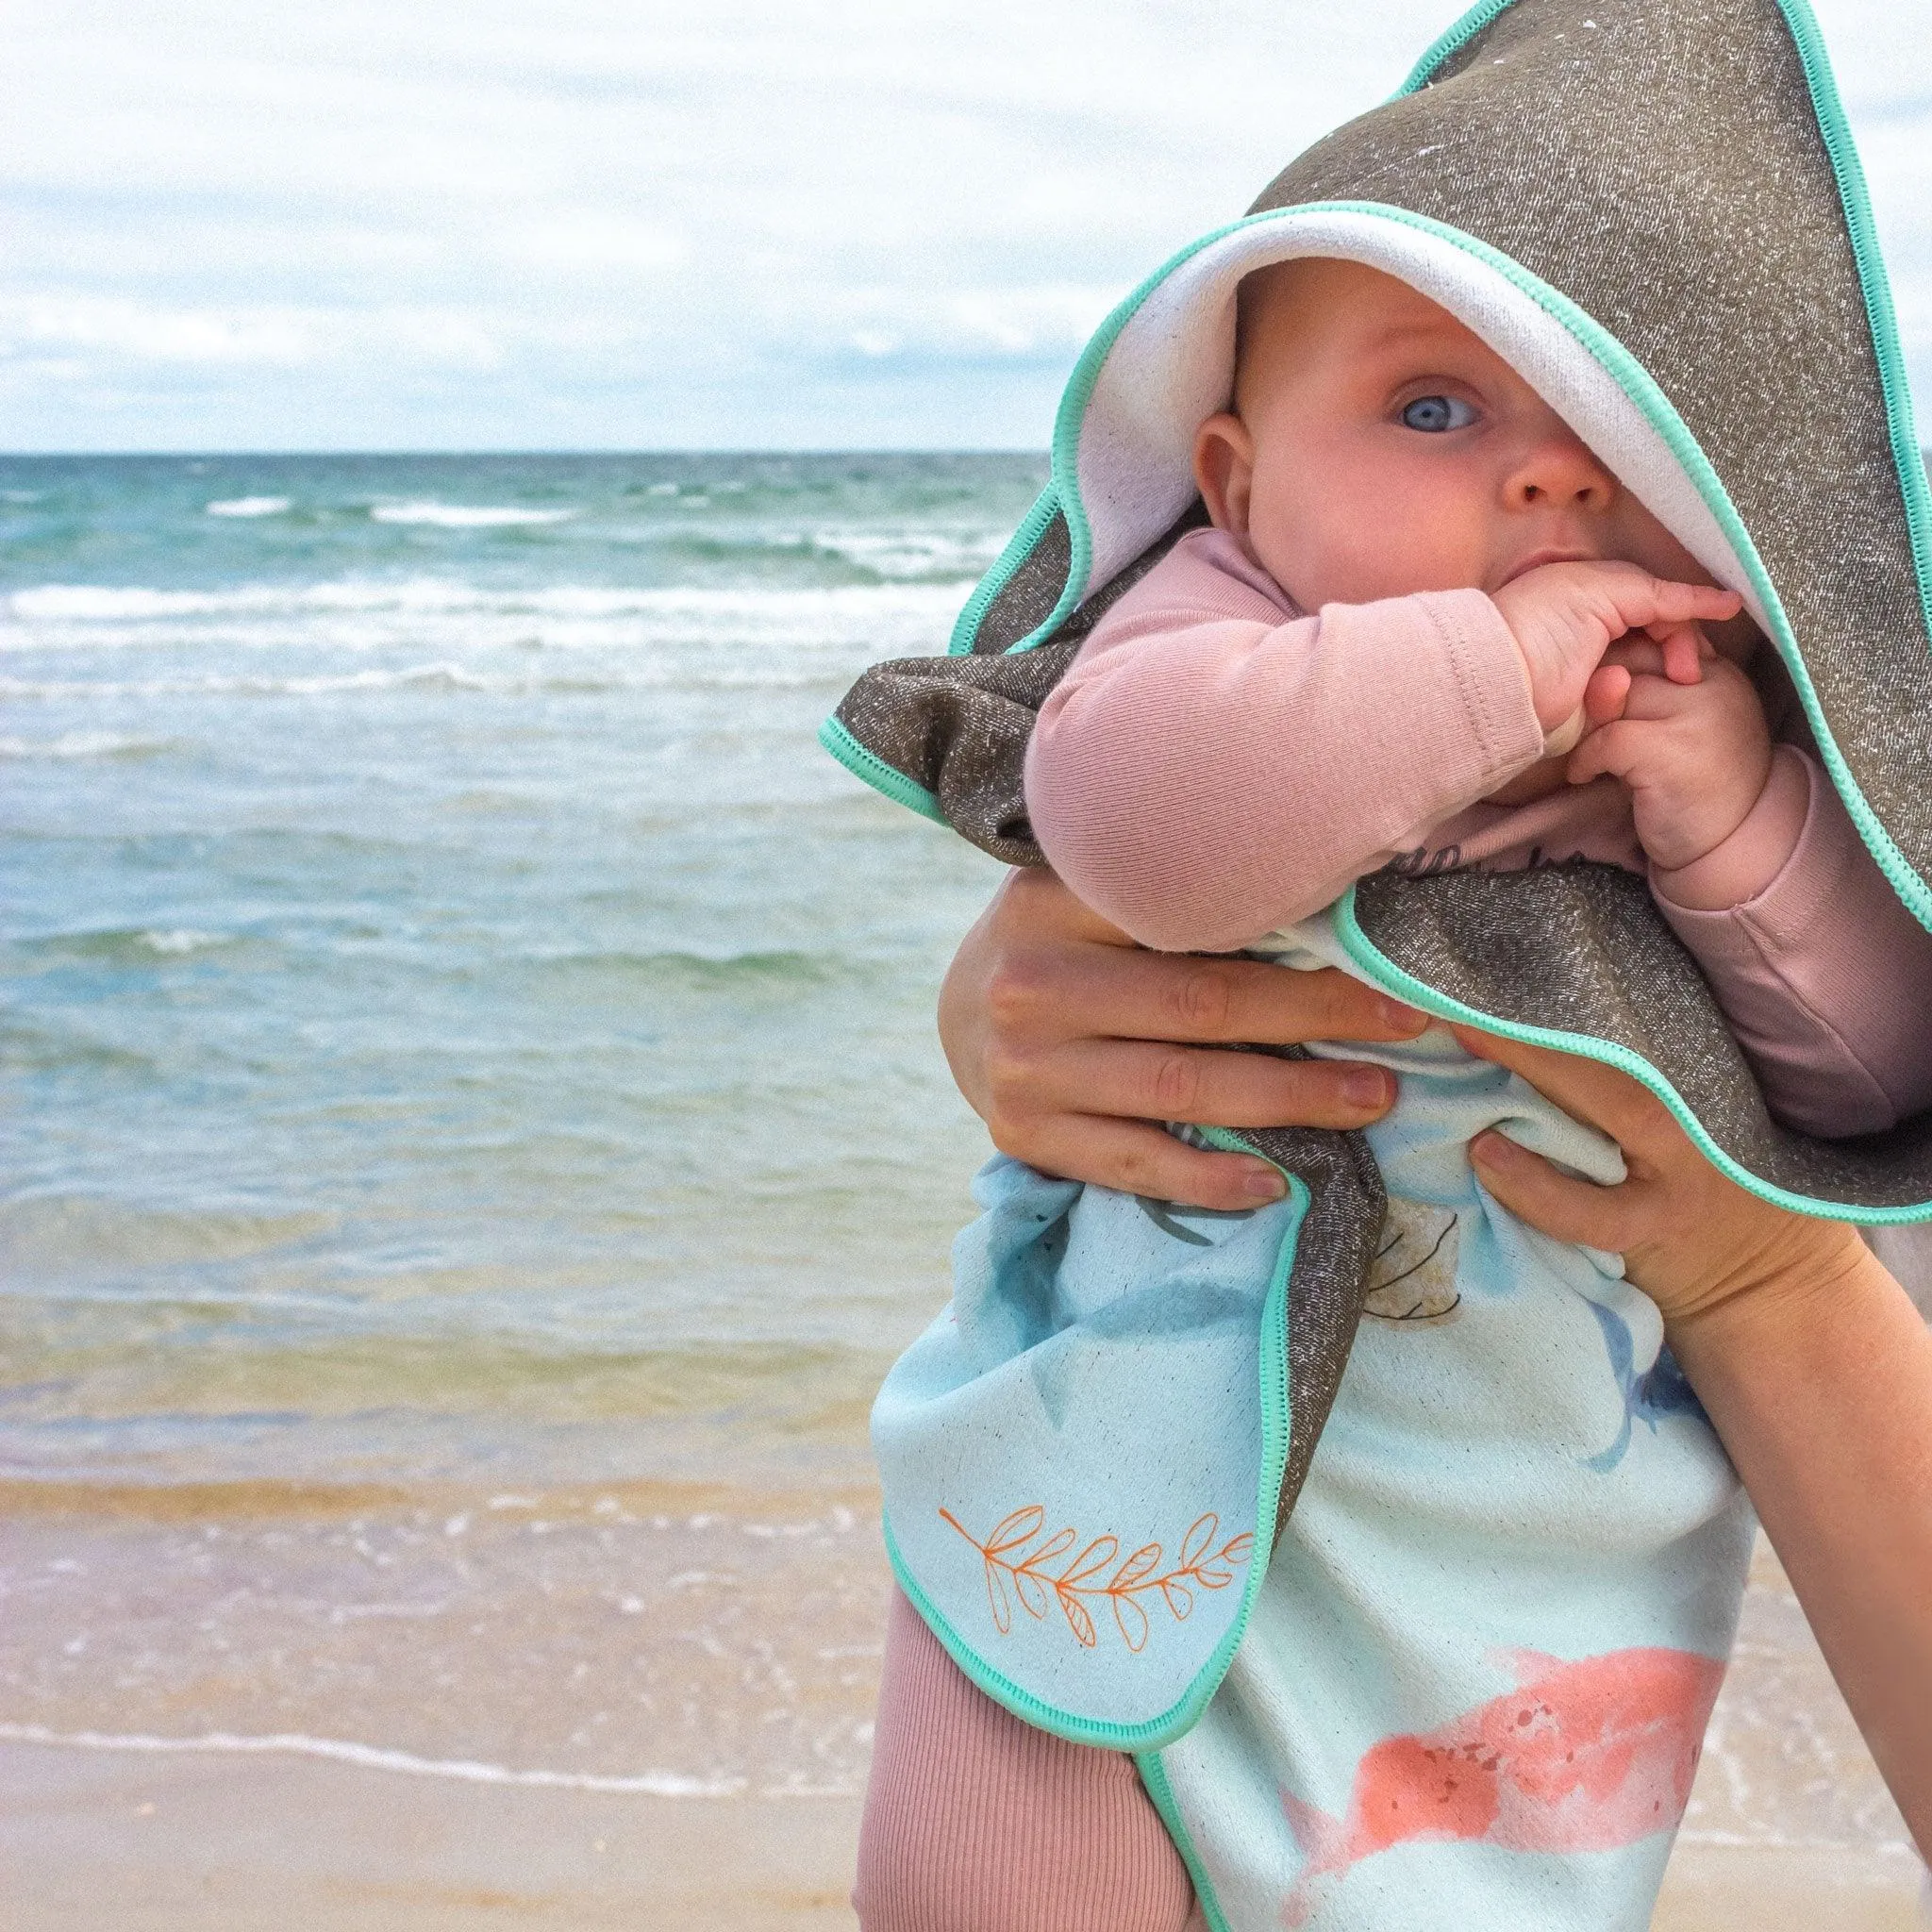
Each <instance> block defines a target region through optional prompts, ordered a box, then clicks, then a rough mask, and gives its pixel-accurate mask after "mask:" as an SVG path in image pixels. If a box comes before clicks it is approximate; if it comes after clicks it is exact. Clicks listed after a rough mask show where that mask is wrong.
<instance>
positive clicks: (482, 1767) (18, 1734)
mask: <svg viewBox="0 0 1932 1932" xmlns="http://www.w3.org/2000/svg"><path fill="white" fill-rule="evenodd" d="M0 1743H6V1744H62V1745H65V1746H67V1748H68V1749H70V1750H80V1751H144V1752H163V1751H167V1752H174V1751H224V1752H240V1753H245V1754H248V1755H250V1756H256V1757H275V1756H283V1757H290V1756H292V1757H329V1758H333V1759H334V1760H335V1761H336V1762H337V1763H338V1764H353V1765H357V1766H358V1767H360V1768H361V1769H362V1770H365V1771H399V1772H404V1773H406V1774H408V1775H410V1776H412V1777H447V1778H455V1779H457V1780H458V1781H459V1782H460V1783H463V1784H472V1785H525V1786H530V1785H537V1786H544V1787H547V1788H549V1789H551V1790H567V1791H615V1792H627V1793H629V1794H631V1795H633V1796H638V1797H649V1798H729V1797H734V1796H736V1795H737V1793H739V1792H740V1791H741V1790H743V1789H744V1786H745V1780H744V1779H743V1778H701V1777H686V1776H685V1775H684V1774H681V1773H679V1772H675V1771H644V1772H639V1773H638V1774H636V1775H635V1776H631V1777H610V1776H605V1775H600V1774H597V1773H595V1772H578V1771H548V1770H543V1769H541V1768H539V1769H532V1770H524V1771H519V1770H515V1769H512V1768H511V1767H510V1766H508V1765H503V1764H487V1763H482V1762H479V1761H477V1760H475V1759H472V1758H464V1757H417V1756H416V1755H415V1754H414V1753H413V1752H410V1751H389V1750H385V1749H383V1748H382V1747H381V1746H380V1745H376V1744H358V1743H357V1742H356V1741H355V1740H352V1739H345V1738H311V1737H308V1736H307V1735H305V1734H304V1733H302V1732H300V1731H280V1732H275V1733H271V1734H269V1735H267V1736H262V1737H249V1736H245V1735H241V1734H238V1733H236V1732H233V1731H206V1732H204V1733H203V1734H202V1735H201V1736H200V1737H198V1738H165V1737H157V1736H153V1735H151V1734H149V1733H147V1732H142V1731H56V1730H51V1729H49V1728H48V1727H47V1726H46V1725H45V1724H0Z"/></svg>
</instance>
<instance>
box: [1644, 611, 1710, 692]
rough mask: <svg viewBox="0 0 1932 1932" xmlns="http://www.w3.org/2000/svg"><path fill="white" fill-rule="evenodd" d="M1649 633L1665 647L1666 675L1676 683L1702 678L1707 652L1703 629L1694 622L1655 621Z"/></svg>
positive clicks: (1694, 682)
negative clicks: (1666, 623) (1659, 623)
mask: <svg viewBox="0 0 1932 1932" xmlns="http://www.w3.org/2000/svg"><path fill="white" fill-rule="evenodd" d="M1650 634H1651V636H1652V637H1654V638H1656V639H1657V642H1658V643H1659V644H1660V645H1661V646H1662V648H1663V663H1664V675H1665V676H1666V677H1668V678H1669V679H1670V681H1671V682H1672V683H1673V684H1698V683H1701V682H1702V681H1703V677H1704V671H1703V666H1702V662H1701V660H1702V659H1703V658H1704V657H1705V656H1706V655H1707V653H1708V651H1709V646H1708V645H1707V644H1706V643H1705V641H1704V633H1703V632H1702V631H1701V630H1699V629H1698V628H1697V626H1696V625H1694V624H1678V625H1651V627H1650Z"/></svg>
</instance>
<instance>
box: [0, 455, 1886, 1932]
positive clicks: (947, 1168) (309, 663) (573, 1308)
mask: <svg viewBox="0 0 1932 1932" xmlns="http://www.w3.org/2000/svg"><path fill="white" fill-rule="evenodd" d="M1043 472H1044V465H1043V459H1042V458H1038V457H1034V456H1008V457H948V456H937V457H836V458H834V457H825V458H780V457H726V456H716V457H675V458H651V457H637V458H617V457H611V458H456V457H452V458H270V457H234V458H227V457H224V458H192V459H191V458H178V459H177V458H8V459H6V460H5V461H4V462H0V486H4V487H0V538H4V540H5V541H4V548H0V555H4V556H5V558H6V562H5V565H4V570H5V575H4V578H0V614H4V625H0V691H4V693H5V695H6V698H7V712H8V718H7V724H6V726H5V736H4V738H0V761H4V762H0V769H4V772H5V774H6V786H5V795H4V802H0V811H4V836H5V838H6V841H7V850H8V868H9V881H10V884H11V886H12V891H10V893H9V895H8V903H7V906H6V909H5V912H4V920H5V925H4V930H0V968H4V986H0V999H4V1008H0V1024H4V1029H5V1031H4V1040H5V1051H6V1055H7V1060H8V1074H9V1087H10V1090H11V1091H12V1092H13V1094H14V1095H15V1104H14V1106H13V1107H12V1108H10V1109H9V1111H8V1114H7V1115H6V1117H5V1118H4V1119H0V1146H4V1151H5V1157H6V1174H7V1181H6V1189H7V1191H6V1197H5V1200H4V1203H0V1264H4V1265H0V1359H4V1361H5V1364H6V1386H5V1388H4V1391H0V1591H4V1598H0V1779H4V1790H5V1792H6V1799H5V1803H4V1805H0V1835H4V1838H5V1846H6V1849H5V1854H4V1871H5V1896H6V1900H7V1904H6V1907H5V1910H4V1913H0V1922H4V1923H5V1924H7V1925H8V1928H9V1932H41V1928H53V1927H57V1926H58V1927H70V1926H74V1925H80V1924H115V1925H117V1926H128V1927H144V1926H156V1927H161V1926H177V1925H178V1926H208V1927H211V1928H217V1932H225V1928H228V1927H242V1926H256V1925H264V1926H265V1925H270V1924H301V1925H304V1926H330V1927H333V1926H341V1927H361V1926H369V1927H376V1926H382V1927H400V1928H404V1932H414V1928H416V1927H423V1928H431V1927H434V1928H457V1927H467V1926H469V1925H471V1924H476V1925H482V1924H531V1925H544V1924H558V1925H572V1926H599V1925H603V1924H611V1925H617V1924H624V1925H625V1926H641V1927H655V1926H658V1925H660V1924H661V1925H664V1926H671V1925H673V1924H675V1925H677V1926H679V1927H680V1928H681V1927H683V1926H685V1925H688V1924H692V1923H703V1924H711V1925H717V1926H720V1927H724V1928H731V1932H737V1928H744V1932H751V1928H764V1927H767V1926H771V1927H779V1926H784V1927H798V1928H807V1927H818V1926H821V1925H823V1926H828V1927H829V1926H834V1925H839V1926H849V1925H850V1924H852V1920H851V1915H850V1913H849V1910H848V1908H847V1907H845V1905H844V1903H843V1901H844V1896H845V1891H846V1889H847V1887H848V1886H849V1883H850V1874H851V1861H852V1853H853V1843H854V1837H855V1833H856V1830H857V1820H858V1806H859V1802H860V1798H861V1795H862V1791H863V1786H864V1778H865V1774H866V1765H867V1757H868V1749H869V1741H870V1717H871V1706H872V1699H873V1693H874V1686H875V1682H876V1675H877V1669H878V1644H879V1632H880V1629H881V1625H882V1621H883V1607H884V1603H885V1600H886V1591H887V1588H888V1584H887V1573H886V1566H885V1561H884V1556H883V1549H882V1544H881V1540H880V1535H879V1529H878V1499H877V1491H876V1488H875V1485H874V1478H873V1475H872V1473H871V1469H870V1464H869V1460H868V1457H867V1452H866V1444H865V1416H866V1411H867V1407H868V1406H869V1403H870V1400H871V1396H872V1393H873V1391H874V1389H875V1387H876V1385H877V1382H878V1379H879V1377H880V1375H881V1374H883V1372H884V1369H885V1367H886V1365H887V1364H888V1363H889V1362H890V1361H891V1359H892V1357H893V1356H894V1355H895V1354H896V1353H897V1351H898V1350H899V1349H900V1348H901V1347H903V1345H904V1344H905V1342H906V1341H908V1340H909V1339H910V1338H911V1337H912V1336H913V1335H914V1334H916V1333H917V1332H918V1331H919V1329H920V1328H921V1327H922V1326H923V1325H924V1324H925V1322H927V1321H928V1320H929V1319H930V1318H931V1316H932V1315H933V1313H934V1312H935V1311H936V1310H937V1309H938V1308H939V1307H941V1304H942V1303H943V1301H944V1298H945V1294H946V1255H947V1250H948V1247H949V1244H950V1241H951V1239H952V1236H953V1234H954V1232H955V1231H956V1229H957V1227H958V1224H960V1222H961V1221H962V1220H963V1219H964V1218H965V1216H966V1215H967V1214H968V1213H969V1212H970V1211H971V1210H970V1203H969V1201H968V1198H967V1194H966V1182H967V1179H968V1177H969V1176H970V1174H971V1173H972V1171H973V1169H974V1167H975V1166H976V1165H977V1164H978V1162H979V1161H980V1160H981V1159H982V1158H984V1155H985V1152H986V1143H985V1141H984V1137H983V1134H982V1133H981V1131H980V1129H979V1127H978V1124H977V1123H976V1122H974V1120H973V1118H972V1116H971V1115H970V1113H969V1112H968V1111H967V1109H966V1108H965V1107H964V1104H963V1103H962V1102H961V1101H960V1100H959V1099H958V1096H957V1094H956V1093H955V1092H954V1091H953V1089H952V1087H951V1084H950V1081H949V1080H948V1078H947V1076H946V1073H945V1068H944V1064H943V1061H942V1058H941V1055H940V1053H939V1049H938V1046H937V1043H936V1041H934V1039H933V1037H932V1028H931V1008H932V1001H933V996H934V993H935V991H936V989H937V985H938V980H939V976H940V974H941V971H942V970H943V967H944V964H945V961H946V959H947V958H948V957H949V956H950V953H951V951H952V948H953V946H954V945H955V944H956V943H957V941H958V936H959V935H960V933H962V932H963V931H964V930H965V928H966V926H967V924H969V923H970V922H971V920H972V919H973V917H974V915H975V913H976V911H977V909H978V908H979V907H980V906H981V905H982V904H983V903H984V900H985V897H986V895H987V893H988V892H989V891H990V890H991V886H992V884H993V882H994V880H995V878H996V877H997V876H998V869H997V868H996V867H995V866H993V865H992V864H991V862H990V861H988V860H986V859H985V858H982V857H980V856H979V855H977V854H975V853H974V852H972V851H971V850H969V849H968V848H966V847H965V846H964V845H963V844H962V843H961V842H960V841H958V840H955V839H952V838H950V837H948V836H947V835H945V834H943V833H941V831H940V830H939V829H938V828H936V827H934V826H931V825H928V824H924V823H923V822H921V821H919V820H918V819H916V818H915V817H914V816H913V815H911V814H909V813H907V812H905V811H903V810H900V809H899V808H895V807H892V806H891V805H889V804H887V803H886V802H884V801H883V800H881V799H878V798H876V797H874V796H873V795H872V794H871V793H869V792H867V791H864V790H863V789H862V788H860V787H859V786H858V784H857V783H856V782H855V781H853V780H852V779H850V778H849V777H848V776H847V775H846V774H843V773H842V772H841V771H840V770H839V769H838V768H837V767H836V766H834V765H833V764H832V763H831V761H830V760H829V759H827V758H824V756H823V755H822V754H821V753H819V752H818V751H817V749H816V747H815V746H814V744H813V742H812V732H813V730H814V728H815V727H816V725H817V724H818V722H819V720H820V719H821V718H822V717H823V716H824V714H825V712H826V711H828V710H829V709H830V708H831V706H832V705H833V703H834V702H836V700H837V698H838V696H839V694H840V693H841V691H842V690H843V689H844V687H845V685H846V684H847V683H848V682H849V681H850V679H851V677H852V676H853V675H856V673H857V672H858V670H859V669H860V668H861V667H862V666H863V665H864V664H866V663H867V662H870V661H873V660H874V659H876V658H885V657H891V656H899V655H907V654H910V653H919V652H931V651H938V650H941V649H943V648H944V643H945V639H946V636H947V633H948V630H949V627H950V625H951V622H952V618H953V616H954V614H955V612H956V611H957V609H958V606H959V604H960V603H961V602H962V601H963V599H964V597H965V595H966V594H967V591H968V590H969V589H970V586H971V583H972V582H973V580H974V578H975V577H976V576H977V575H978V574H979V572H980V571H982V570H983V569H984V568H985V566H986V565H987V564H988V563H989V562H990V561H991V558H992V557H993V556H994V555H995V554H996V553H997V550H998V548H999V546H1000V544H1001V543H1002V542H1003V541H1004V540H1005V537H1006V535H1007V534H1008V531H1009V530H1010V529H1011V527H1012V526H1013V525H1014V524H1016V523H1017V522H1018V520H1019V518H1020V517H1021V515H1022V514H1024V509H1025V507H1026V505H1027V503H1028V502H1029V501H1030V500H1031V497H1032V495H1033V493H1034V491H1036V490H1037V488H1038V487H1039V484H1040V482H1041V479H1042V476H1043ZM1919 1883H1920V1867H1919V1865H1918V1862H1917V1860H1916V1858H1915V1857H1914V1856H1913V1855H1912V1853H1911V1852H1910V1850H1909V1847H1908V1845H1907V1840H1906V1836H1905V1833H1904V1829H1903V1825H1902V1824H1901V1822H1900V1820H1899V1819H1898V1816H1897V1814H1896V1812H1895V1810H1893V1809H1892V1807H1890V1802H1889V1800H1888V1799H1887V1798H1886V1796H1885V1793H1884V1790H1883V1788H1882V1786H1881V1785H1880V1783H1879V1781H1878V1779H1877V1776H1876V1774H1875V1772H1874V1769H1873V1767H1872V1765H1871V1762H1870V1759H1869V1757H1868V1756H1867V1755H1866V1754H1865V1753H1864V1750H1863V1747H1862V1745H1861V1744H1860V1743H1859V1741H1858V1740H1857V1734H1856V1731H1855V1730H1854V1729H1853V1727H1852V1725H1851V1724H1850V1721H1849V1718H1848V1717H1847V1716H1846V1714H1845V1712H1844V1710H1843V1707H1842V1706H1841V1704H1840V1702H1839V1700H1838V1698H1837V1695H1836V1692H1835V1691H1833V1690H1832V1688H1831V1686H1830V1683H1829V1679H1828V1676H1827V1675H1826V1674H1825V1673H1824V1667H1823V1664H1822V1662H1821V1661H1820V1659H1819V1658H1818V1657H1817V1654H1816V1651H1815V1647H1813V1646H1812V1644H1811V1642H1810V1640H1809V1637H1808V1633H1807V1631H1806V1629H1805V1626H1804V1622H1803V1618H1802V1615H1801V1614H1800V1613H1799V1612H1798V1610H1797V1608H1796V1606H1795V1603H1794V1602H1793V1601H1792V1599H1791V1597H1790V1591H1789V1590H1788V1588H1787V1587H1786V1586H1785V1584H1784V1583H1783V1580H1782V1576H1781V1573H1779V1572H1778V1570H1777V1568H1776V1565H1775V1562H1774V1559H1773V1558H1771V1557H1770V1556H1769V1555H1768V1553H1765V1552H1762V1551H1760V1555H1759V1558H1758V1562H1757V1568H1756V1570H1755V1572H1754V1579H1753V1585H1752V1590H1751V1592H1750V1595H1749V1597H1748V1599H1747V1605H1746V1612H1745V1621H1744V1626H1743V1631H1742V1634H1741V1636H1740V1644H1739V1649H1738V1654H1737V1657H1736V1661H1735V1663H1734V1666H1733V1670H1732V1674H1731V1677H1730V1680H1729V1682H1728V1684H1727V1686H1726V1688H1725V1691H1724V1695H1723V1697H1722V1699H1721V1701H1720V1704H1719V1707H1718V1716H1717V1719H1716V1721H1715V1722H1714V1724H1713V1727H1712V1732H1711V1736H1710V1740H1709V1742H1708V1746H1707V1754H1706V1757H1705V1760H1704V1764H1703V1767H1702V1769H1701V1772H1700V1776H1699V1782H1698V1786H1697V1790H1696V1792H1695V1795H1694V1796H1693V1800H1692V1804H1691V1811H1690V1814H1689V1816H1688V1818H1687V1820H1686V1824H1685V1829H1684V1832H1683V1834H1682V1837H1681V1839H1680V1842H1679V1846H1678V1850H1677V1853H1676V1855H1675V1857H1674V1863H1673V1866H1672V1871H1671V1878H1670V1882H1669V1885H1668V1888H1667V1890H1666V1895H1665V1900H1664V1904H1663V1906H1662V1907H1660V1910H1659V1915H1658V1918H1657V1925H1658V1926H1660V1927H1667V1928H1670V1932H1678V1928H1690V1927H1693V1926H1695V1927H1710V1928H1717V1927H1726V1926H1731V1925H1738V1926H1742V1925H1746V1924H1749V1925H1752V1926H1754V1927H1757V1926H1772V1927H1776V1926H1784V1925H1790V1926H1791V1927H1793V1928H1797V1927H1801V1926H1802V1927H1805V1928H1807V1932H1812V1928H1820V1932H1824V1928H1832V1927H1836V1926H1839V1925H1843V1926H1846V1927H1857V1928H1858V1932H1866V1928H1873V1932H1878V1928H1890V1927H1891V1926H1893V1925H1899V1926H1904V1925H1907V1924H1914V1923H1917V1921H1916V1917H1915V1914H1916V1913H1917V1912H1918V1909H1919V1907H1918V1899H1919Z"/></svg>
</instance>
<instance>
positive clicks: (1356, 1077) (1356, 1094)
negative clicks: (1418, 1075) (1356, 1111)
mask: <svg viewBox="0 0 1932 1932" xmlns="http://www.w3.org/2000/svg"><path fill="white" fill-rule="evenodd" d="M1341 1097H1342V1098H1343V1099H1344V1100H1346V1101H1347V1102H1348V1104H1349V1105H1350V1106H1351V1107H1365V1108H1374V1110H1375V1111H1376V1112H1378V1113H1379V1112H1380V1111H1381V1109H1382V1108H1385V1107H1387V1106H1388V1104H1389V1102H1390V1100H1391V1097H1392V1096H1391V1093H1390V1091H1389V1075H1388V1074H1386V1073H1384V1072H1383V1071H1382V1069H1381V1068H1380V1067H1350V1068H1349V1069H1348V1071H1347V1072H1346V1073H1344V1074H1342V1076H1341Z"/></svg>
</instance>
